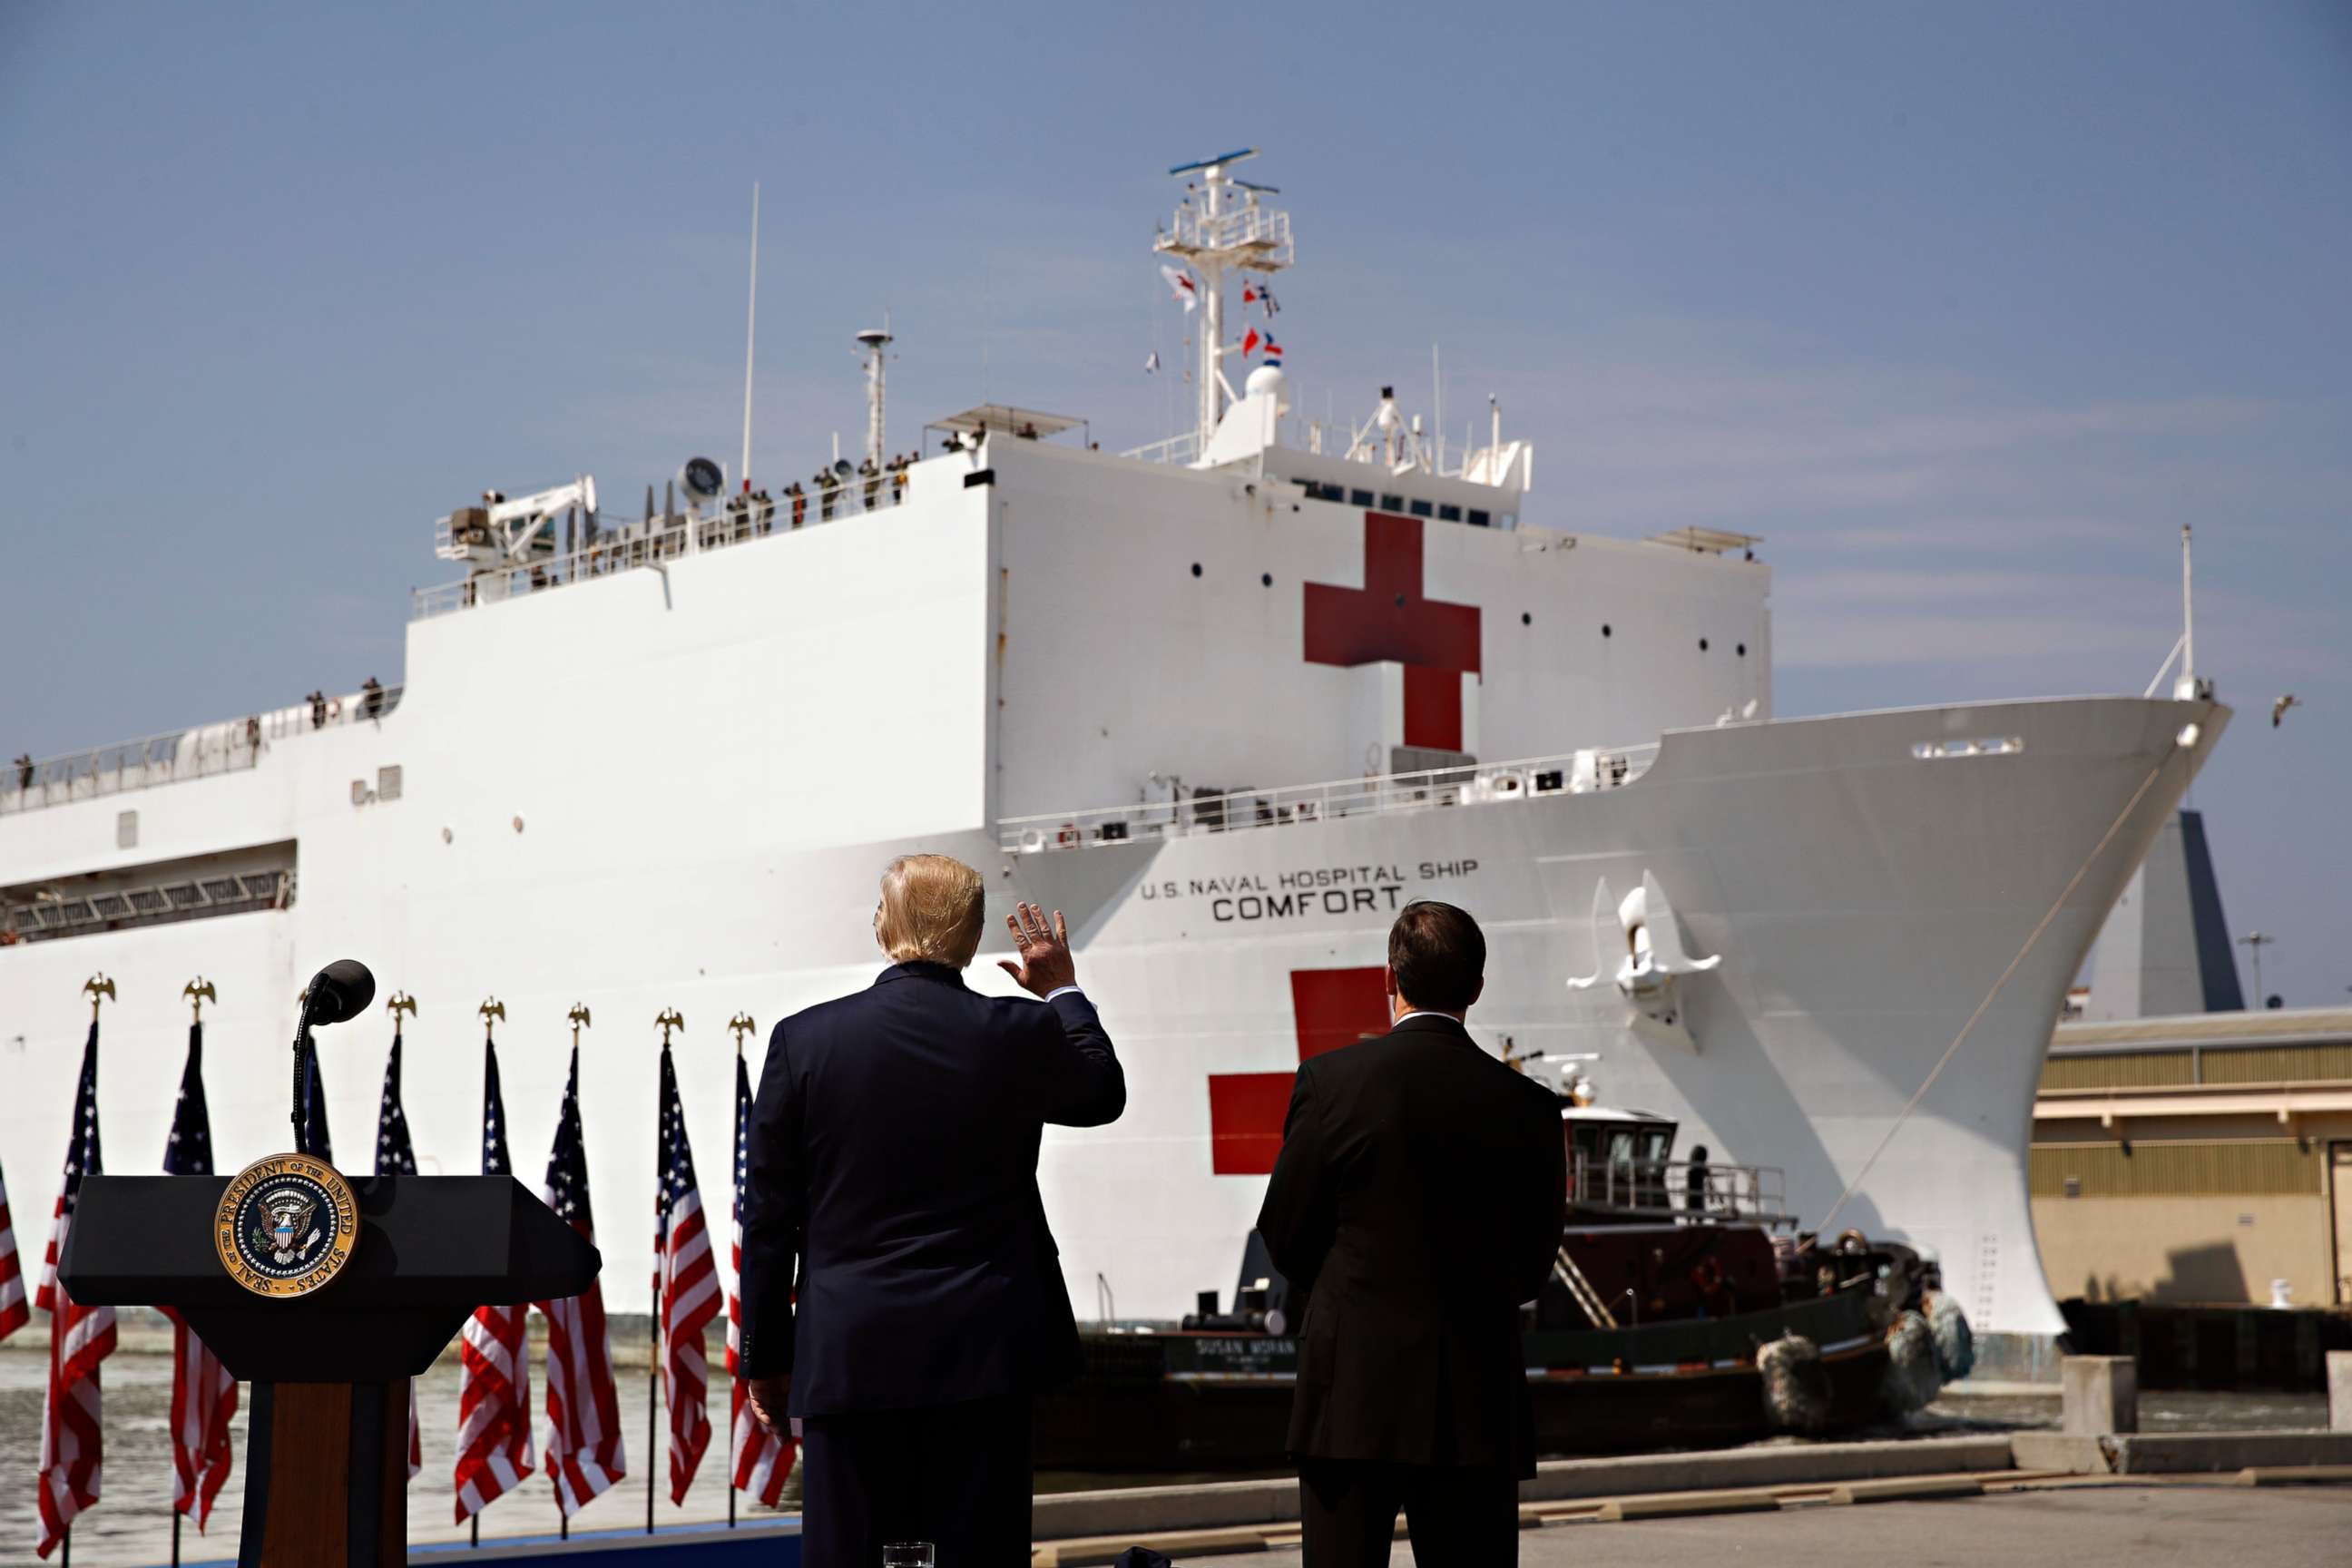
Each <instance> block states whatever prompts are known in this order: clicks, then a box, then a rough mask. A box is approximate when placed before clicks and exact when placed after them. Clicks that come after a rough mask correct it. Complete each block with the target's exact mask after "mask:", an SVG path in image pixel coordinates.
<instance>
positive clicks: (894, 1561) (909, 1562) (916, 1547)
mask: <svg viewBox="0 0 2352 1568" xmlns="http://www.w3.org/2000/svg"><path fill="white" fill-rule="evenodd" d="M882 1568H938V1558H937V1557H936V1556H934V1555H933V1552H932V1547H931V1543H930V1542H928V1541H898V1542H891V1543H890V1544H889V1545H887V1546H885V1547H884V1548H883V1549H882Z"/></svg>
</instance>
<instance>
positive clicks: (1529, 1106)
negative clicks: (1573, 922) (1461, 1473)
mask: <svg viewBox="0 0 2352 1568" xmlns="http://www.w3.org/2000/svg"><path fill="white" fill-rule="evenodd" d="M1567 1202H1568V1157H1567V1152H1566V1145H1565V1143H1564V1142H1563V1140H1562V1137H1561V1132H1560V1118H1559V1099H1558V1098H1557V1097H1556V1096H1555V1095H1554V1094H1553V1093H1552V1092H1551V1091H1550V1090H1549V1089H1546V1088H1544V1087H1543V1086H1542V1085H1540V1084H1538V1083H1536V1082H1534V1081H1533V1080H1532V1079H1527V1078H1523V1077H1521V1076H1520V1075H1519V1074H1517V1073H1516V1072H1513V1071H1512V1070H1511V1069H1510V1068H1507V1067H1505V1066H1503V1064H1502V1063H1501V1062H1499V1061H1497V1060H1496V1059H1495V1058H1493V1057H1490V1056H1488V1055H1487V1054H1486V1052H1485V1051H1484V1050H1481V1049H1480V1048H1479V1047H1478V1046H1477V1044H1476V1043H1475V1041H1473V1040H1472V1039H1471V1038H1470V1034H1469V1031H1468V1030H1466V1029H1465V1028H1464V1027H1463V1026H1461V1025H1460V1024H1458V1023H1456V1022H1454V1020H1453V1019H1451V1018H1446V1017H1441V1016H1436V1015H1433V1014H1423V1015H1419V1016H1414V1017H1411V1018H1407V1019H1406V1020H1405V1021H1404V1022H1402V1024H1399V1025H1398V1026H1396V1027H1395V1028H1394V1029H1393V1030H1391V1032H1390V1033H1389V1034H1387V1035H1385V1036H1383V1037H1381V1038H1379V1039H1373V1040H1360V1041H1359V1042H1357V1043H1356V1044H1355V1045H1352V1046H1348V1047H1342V1048H1341V1049H1339V1050H1336V1051H1329V1052H1326V1053H1324V1054H1323V1055H1321V1056H1317V1057H1312V1058H1308V1059H1307V1061H1305V1062H1303V1063H1301V1064H1300V1065H1299V1068H1298V1078H1297V1082H1296V1084H1295V1085H1294V1086H1293V1088H1292V1089H1291V1094H1290V1114H1289V1118H1288V1120H1287V1121H1286V1122H1285V1124H1284V1126H1283V1134H1282V1153H1281V1156H1280V1157H1279V1158H1278V1159H1277V1160H1276V1162H1275V1167H1274V1177H1273V1180H1272V1181H1271V1182H1269V1183H1268V1184H1267V1185H1266V1191H1265V1208H1264V1209H1263V1210H1262V1211H1261V1212H1260V1213H1259V1215H1258V1220H1257V1223H1258V1228H1259V1230H1261V1231H1262V1232H1264V1233H1265V1241H1266V1246H1267V1247H1268V1249H1269V1250H1270V1251H1271V1252H1272V1253H1273V1255H1274V1261H1275V1265H1276V1267H1277V1268H1280V1269H1281V1270H1282V1271H1283V1273H1284V1274H1286V1275H1287V1276H1288V1277H1289V1279H1290V1281H1291V1283H1292V1285H1293V1287H1294V1288H1295V1289H1304V1290H1305V1291H1307V1315H1306V1321H1304V1323H1302V1324H1301V1325H1300V1328H1299V1346H1298V1389H1297V1395H1296V1397H1295V1398H1294V1400H1293V1402H1292V1406H1291V1417H1290V1442H1289V1447H1290V1451H1291V1452H1292V1453H1293V1454H1295V1455H1300V1456H1307V1457H1313V1458H1328V1459H1363V1460H1379V1461H1385V1462H1388V1463H1392V1464H1410V1465H1497V1464H1499V1465H1507V1466H1509V1467H1511V1468H1512V1469H1513V1471H1514V1473H1516V1474H1517V1475H1520V1476H1531V1475H1533V1474H1534V1473H1535V1436H1534V1413H1533V1409H1532V1406H1531V1405H1530V1403H1529V1400H1528V1384H1527V1362H1526V1358H1525V1357H1524V1355H1523V1354H1522V1353H1521V1351H1520V1346H1519V1305H1520V1303H1521V1302H1524V1301H1528V1300H1533V1299H1534V1297H1535V1295H1536V1292H1537V1291H1538V1289H1541V1288H1542V1285H1543V1281H1544V1279H1545V1277H1546V1276H1547V1275H1548V1274H1549V1272H1550V1271H1551V1266H1552V1259H1553V1258H1554V1257H1555V1256H1556V1254H1557V1253H1558V1251H1559V1239H1560V1227H1561V1225H1562V1224H1563V1222H1564V1220H1565V1216H1566V1210H1567Z"/></svg>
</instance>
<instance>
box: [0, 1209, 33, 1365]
mask: <svg viewBox="0 0 2352 1568" xmlns="http://www.w3.org/2000/svg"><path fill="white" fill-rule="evenodd" d="M31 1321H33V1309H32V1306H31V1304H30V1303H29V1302H27V1301H26V1300H25V1271H24V1270H23V1269H22V1268H18V1267H17V1264H16V1226H14V1225H12V1224H10V1223H9V1219H8V1180H7V1178H6V1177H5V1176H0V1340H5V1339H6V1338H7V1337H8V1336H9V1335H10V1334H13V1333H15V1332H16V1331H17V1330H18V1329H21V1328H23V1327H24V1326H25V1325H26V1323H29V1322H31Z"/></svg>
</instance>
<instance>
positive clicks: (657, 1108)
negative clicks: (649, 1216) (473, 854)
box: [646, 1007, 686, 1535]
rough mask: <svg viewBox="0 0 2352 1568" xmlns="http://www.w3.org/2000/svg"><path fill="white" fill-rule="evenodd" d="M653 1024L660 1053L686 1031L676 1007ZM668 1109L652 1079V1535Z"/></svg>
mask: <svg viewBox="0 0 2352 1568" xmlns="http://www.w3.org/2000/svg"><path fill="white" fill-rule="evenodd" d="M654 1022H655V1023H656V1024H657V1025H659V1026H661V1043H662V1050H663V1052H664V1053H665V1054H667V1052H668V1050H669V1032H670V1030H671V1029H672V1028H680V1029H682V1028H684V1027H686V1018H685V1016H683V1015H681V1014H680V1013H679V1012H678V1010H677V1008H675V1007H665V1008H663V1009H662V1015H661V1016H660V1017H658V1018H656V1019H655V1020H654ZM665 1110H667V1107H666V1106H665V1105H664V1104H663V1103H662V1094H661V1075H660V1072H659V1070H658V1069H656V1072H655V1075H654V1213H655V1214H656V1215H660V1216H661V1223H660V1224H659V1225H657V1226H655V1227H654V1232H655V1234H654V1277H653V1301H652V1307H653V1310H652V1311H651V1312H649V1313H648V1314H647V1317H648V1319H649V1321H648V1323H647V1325H646V1326H647V1328H648V1329H649V1331H650V1332H651V1335H652V1340H651V1343H652V1350H653V1359H652V1360H651V1361H650V1362H649V1363H647V1364H646V1534H647V1535H651V1534H652V1533H653V1532H654V1438H655V1436H656V1434H657V1433H658V1432H659V1431H660V1427H659V1426H658V1425H657V1422H658V1421H659V1418H660V1406H661V1330H662V1322H661V1321H662V1300H661V1274H662V1241H663V1239H664V1238H665V1237H667V1235H668V1233H669V1209H668V1201H669V1200H668V1197H667V1188H666V1186H665V1184H666V1183H667V1180H668V1177H667V1174H666V1173H664V1172H663V1170H662V1154H663V1152H664V1149H663V1146H662V1115H663V1113H664V1111H665Z"/></svg>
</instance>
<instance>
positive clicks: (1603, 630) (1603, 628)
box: [1601, 621, 1610, 637]
mask: <svg viewBox="0 0 2352 1568" xmlns="http://www.w3.org/2000/svg"><path fill="white" fill-rule="evenodd" d="M1609 635H1610V631H1609V623H1608V622H1607V621H1603V622H1601V636H1602V637H1607V636H1609Z"/></svg>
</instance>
